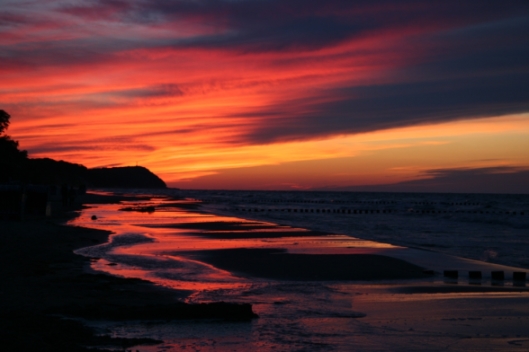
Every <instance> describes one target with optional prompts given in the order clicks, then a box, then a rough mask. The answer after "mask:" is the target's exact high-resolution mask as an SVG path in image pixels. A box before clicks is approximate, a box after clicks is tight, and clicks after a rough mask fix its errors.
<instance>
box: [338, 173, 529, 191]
mask: <svg viewBox="0 0 529 352" xmlns="http://www.w3.org/2000/svg"><path fill="white" fill-rule="evenodd" d="M424 176H426V177H427V178H424V179H420V180H414V181H406V182H401V183H396V184H389V185H374V186H353V187H340V188H328V189H329V190H330V189H333V190H342V191H365V192H441V193H446V192H449V193H450V192H451V193H507V194H509V193H512V194H529V183H528V182H527V180H529V170H528V169H523V168H517V167H508V166H504V167H503V166H498V167H487V168H461V169H436V170H429V171H427V172H425V173H424Z"/></svg>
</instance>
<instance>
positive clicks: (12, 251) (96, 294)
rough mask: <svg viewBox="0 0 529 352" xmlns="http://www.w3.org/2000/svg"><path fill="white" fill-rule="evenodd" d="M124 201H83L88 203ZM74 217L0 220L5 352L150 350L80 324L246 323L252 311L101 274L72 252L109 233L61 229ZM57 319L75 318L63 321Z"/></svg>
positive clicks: (0, 326)
mask: <svg viewBox="0 0 529 352" xmlns="http://www.w3.org/2000/svg"><path fill="white" fill-rule="evenodd" d="M122 199H124V198H123V197H115V196H114V197H104V196H98V195H87V197H85V201H87V202H90V203H92V204H95V203H100V204H101V203H108V202H111V203H112V202H117V201H119V200H122ZM72 216H75V215H74V214H72V213H62V214H59V215H58V216H56V217H55V218H54V219H46V218H40V219H32V220H27V221H24V222H19V221H4V220H0V268H1V270H0V282H2V285H1V286H0V311H1V312H2V313H1V314H0V349H1V350H4V351H88V350H90V351H94V349H88V348H87V346H88V347H98V346H113V347H114V348H117V349H124V348H126V347H130V346H136V345H140V344H145V343H146V344H149V343H151V344H155V343H160V342H161V341H158V340H152V339H143V340H142V339H111V338H109V337H105V336H97V335H96V334H95V331H93V330H92V329H89V328H87V327H85V326H84V325H83V324H81V323H80V322H79V320H78V319H102V320H109V319H110V320H125V319H138V320H149V319H158V320H159V319H164V320H167V319H189V318H191V319H195V318H220V319H251V318H252V317H255V314H254V313H253V312H252V311H251V306H250V305H241V304H226V303H213V304H202V305H189V304H185V303H182V302H181V301H180V300H181V299H182V298H184V297H186V296H187V295H188V293H189V292H185V291H176V290H170V289H164V288H160V287H157V286H154V285H153V284H152V283H150V282H147V281H143V280H139V279H127V278H119V277H114V276H109V275H105V274H98V273H95V272H93V271H91V270H90V259H89V258H86V257H82V256H80V255H75V254H74V253H73V250H75V249H78V248H82V247H87V246H92V245H95V244H100V243H105V242H106V241H107V240H108V236H109V234H110V233H109V232H107V231H101V230H93V229H87V228H82V227H73V226H63V225H61V224H60V223H61V222H62V221H64V220H65V219H69V218H72ZM62 317H69V318H75V319H77V320H71V319H68V320H65V319H63V318H62Z"/></svg>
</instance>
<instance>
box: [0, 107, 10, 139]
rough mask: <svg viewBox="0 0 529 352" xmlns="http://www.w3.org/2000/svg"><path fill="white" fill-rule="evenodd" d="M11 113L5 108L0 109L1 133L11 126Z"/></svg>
mask: <svg viewBox="0 0 529 352" xmlns="http://www.w3.org/2000/svg"><path fill="white" fill-rule="evenodd" d="M10 117H11V116H9V114H8V113H7V112H5V111H4V110H0V135H1V134H2V133H4V131H5V130H6V129H7V127H8V126H9V118H10Z"/></svg>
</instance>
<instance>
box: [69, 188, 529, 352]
mask: <svg viewBox="0 0 529 352" xmlns="http://www.w3.org/2000/svg"><path fill="white" fill-rule="evenodd" d="M99 192H103V193H114V194H124V195H136V196H149V197H151V199H150V200H147V199H144V200H137V201H129V202H124V203H123V204H119V205H116V204H114V205H94V206H89V207H88V208H87V209H84V210H83V211H82V212H81V214H80V216H79V217H78V218H76V219H73V220H72V221H71V222H70V224H71V225H75V226H87V227H93V228H99V229H105V230H110V231H112V232H113V233H114V234H113V235H112V236H111V238H110V240H109V243H107V244H102V245H98V246H93V247H88V248H83V249H80V250H78V251H77V253H78V254H81V255H86V256H89V257H92V258H98V260H95V261H94V262H93V264H92V269H93V270H96V271H103V272H106V273H109V274H112V275H117V276H123V277H138V278H142V279H146V280H150V281H152V282H153V283H155V284H157V285H160V286H164V287H169V288H171V289H174V290H175V292H176V291H178V292H185V295H183V297H185V298H183V299H184V300H185V301H187V302H190V303H201V302H213V301H230V302H241V303H251V304H252V305H253V307H254V311H255V312H256V313H257V314H258V315H259V316H260V318H259V319H256V320H255V321H252V322H251V323H245V322H218V321H195V322H188V321H186V322H183V321H172V322H151V323H149V324H145V322H129V323H126V324H125V323H123V322H119V323H118V322H97V323H95V324H94V326H95V327H97V328H98V329H101V331H102V333H106V334H110V335H111V336H115V337H150V338H157V339H160V340H163V341H164V343H163V344H159V345H154V346H137V347H134V348H133V350H134V351H141V352H154V351H157V352H159V351H177V350H198V351H244V350H252V349H253V350H256V351H352V350H356V351H410V350H417V351H423V350H424V351H437V350H454V351H459V350H461V351H462V350H468V349H469V348H470V349H474V350H478V349H479V348H481V347H483V346H488V347H491V346H496V345H497V346H500V348H501V350H510V349H509V348H510V347H513V346H515V345H513V344H511V341H514V340H515V339H516V336H518V337H520V336H523V332H522V333H521V334H520V333H519V334H514V332H515V331H518V330H517V329H521V327H520V321H518V322H517V323H516V322H514V321H513V322H512V324H511V325H510V323H509V322H508V321H507V320H505V321H504V322H503V323H502V324H503V325H501V326H504V327H505V329H506V331H507V332H505V333H504V334H500V333H498V336H496V337H495V336H494V335H493V334H492V335H490V334H489V337H488V338H487V339H478V338H477V337H482V336H484V335H486V334H484V333H483V331H486V330H487V329H488V327H487V326H488V325H487V326H485V325H483V323H481V322H480V321H479V319H481V318H477V317H475V316H474V317H468V316H466V317H464V318H461V316H460V315H458V314H460V313H458V312H461V311H463V310H467V309H469V307H471V306H473V305H476V309H477V310H478V311H479V309H482V308H481V307H482V305H483V304H484V303H486V302H489V301H488V300H490V302H489V303H490V304H493V302H494V299H495V297H492V296H490V297H488V296H487V297H481V299H480V300H476V299H473V298H472V297H463V298H462V297H461V296H458V297H459V298H460V299H458V300H456V299H453V300H451V302H452V303H450V305H447V303H446V302H448V299H449V298H454V297H448V296H443V299H442V300H438V301H436V302H437V303H436V304H437V306H436V307H437V308H436V309H433V310H432V309H431V307H432V305H431V303H429V305H428V306H427V307H428V308H425V307H426V306H424V304H426V303H424V302H426V301H428V300H430V298H428V299H426V298H424V297H423V298H421V299H419V298H417V297H422V296H420V295H415V296H414V297H415V298H414V301H413V302H408V301H407V299H403V298H402V296H398V297H400V298H395V297H396V296H395V295H394V293H391V292H392V289H394V288H395V287H396V286H399V287H402V286H403V285H404V286H406V285H409V284H414V283H413V282H411V283H410V282H409V281H405V280H404V281H402V280H401V281H398V282H396V283H395V282H391V281H381V282H344V281H332V282H329V281H318V280H312V281H288V280H287V281H285V280H273V279H263V278H251V277H248V276H244V275H237V274H236V273H235V274H234V273H232V272H227V271H225V270H221V269H219V268H215V267H213V266H212V265H208V264H206V263H202V262H200V261H199V260H196V259H192V258H191V259H190V258H189V257H185V256H183V255H179V253H185V252H189V251H192V250H204V249H224V248H233V247H234V246H235V247H237V248H262V247H282V246H285V247H289V246H290V247H289V248H294V246H300V247H303V246H304V244H303V243H302V242H300V240H299V239H287V240H284V239H268V240H263V239H247V240H242V241H241V240H239V241H233V240H228V239H222V240H211V239H210V240H207V239H204V238H202V237H197V236H195V235H194V234H193V231H191V230H189V229H187V230H185V229H183V228H179V227H178V226H174V225H175V224H184V223H185V224H189V223H200V222H208V223H219V222H230V221H232V222H233V221H237V222H242V223H244V222H247V223H248V224H254V223H255V222H260V223H264V224H273V225H274V226H279V227H281V228H283V229H288V228H292V229H307V230H313V231H318V232H325V233H330V234H335V235H336V237H332V240H333V241H334V242H333V243H335V244H336V246H338V247H341V248H351V246H353V247H355V246H356V247H362V246H365V248H378V249H380V248H382V249H384V248H400V247H407V248H412V249H417V250H421V251H424V252H425V253H442V254H446V255H449V256H456V257H459V258H467V259H472V260H478V261H481V262H484V263H491V264H501V265H506V266H510V267H515V268H518V270H520V271H524V270H528V271H529V195H517V194H437V193H367V192H365V193H364V192H316V191H227V190H216V191H212V190H178V189H167V190H118V189H116V190H101V191H99ZM175 200H176V201H178V202H181V203H182V204H184V207H183V208H179V209H175V208H172V207H170V203H171V202H174V201H175ZM163 204H166V205H168V206H167V207H163V206H162V207H159V208H158V206H160V205H163ZM186 204H187V205H189V206H188V207H186V206H185V205H186ZM197 204H198V205H197ZM151 205H154V206H156V211H154V212H147V211H145V212H124V211H121V210H122V208H123V207H124V206H125V207H126V206H128V207H144V208H145V207H148V206H151ZM120 209H121V210H120ZM94 215H95V216H96V219H97V220H93V217H94ZM289 241H290V242H289ZM310 241H312V242H310V246H312V247H311V248H314V247H318V246H320V247H322V248H323V247H326V248H327V247H328V246H329V244H328V243H325V242H323V241H321V240H320V239H315V238H312V239H310ZM318 241H320V242H318ZM307 243H309V242H307ZM333 245H334V244H333ZM303 248H304V247H303ZM241 265H244V263H241ZM436 280H437V281H439V280H441V279H440V278H439V277H436V278H432V279H431V281H430V282H429V284H436V283H437V281H436ZM460 285H461V283H460ZM463 285H465V284H464V283H463ZM456 298H457V297H456ZM516 299H517V298H516ZM523 299H525V300H527V297H525V296H524V297H523ZM397 301H399V303H398V304H397V303H395V302H397ZM404 301H406V302H404ZM509 302H513V304H515V303H516V301H515V300H514V298H513V300H511V301H509ZM524 302H526V301H524ZM524 304H525V303H524ZM408 305H409V306H408ZM381 307H386V308H384V309H382V308H381ZM404 307H412V308H406V312H403V309H404ZM424 309H427V310H428V313H427V315H428V317H429V318H428V319H426V318H425V316H424ZM450 319H456V320H457V319H475V321H473V323H472V324H467V325H468V326H467V327H466V328H464V329H467V330H468V331H467V332H466V333H465V332H462V331H461V328H460V327H458V328H454V326H453V324H452V325H450V326H449V327H447V325H446V322H448V321H450ZM528 322H529V321H528ZM480 324H482V325H480ZM483 329H484V330H483ZM495 329H496V330H495V331H497V328H495ZM509 329H510V330H509ZM523 330H524V329H522V331H523ZM525 330H526V329H525ZM512 334H514V335H512ZM511 335H512V336H511ZM468 338H474V339H473V340H472V343H471V344H470V345H469V343H470V342H468V341H470V340H465V339H468ZM513 339H514V340H513ZM516 341H518V340H516ZM523 341H525V345H524V347H528V344H529V337H528V338H527V339H526V340H523ZM502 346H503V347H502ZM505 346H507V347H509V348H504V347H505ZM515 347H516V346H515ZM476 348H477V349H476ZM513 348H514V347H513ZM513 350H516V349H513Z"/></svg>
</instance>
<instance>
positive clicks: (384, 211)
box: [234, 208, 529, 215]
mask: <svg viewBox="0 0 529 352" xmlns="http://www.w3.org/2000/svg"><path fill="white" fill-rule="evenodd" d="M234 210H235V211H246V212H254V213H259V212H270V211H272V212H273V211H276V212H288V213H335V214H336V213H337V214H396V213H407V214H497V215H526V213H525V211H518V212H517V211H476V210H472V211H471V210H414V209H410V210H407V211H399V210H395V209H382V210H380V209H315V208H301V209H298V208H234ZM528 215H529V213H528Z"/></svg>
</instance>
